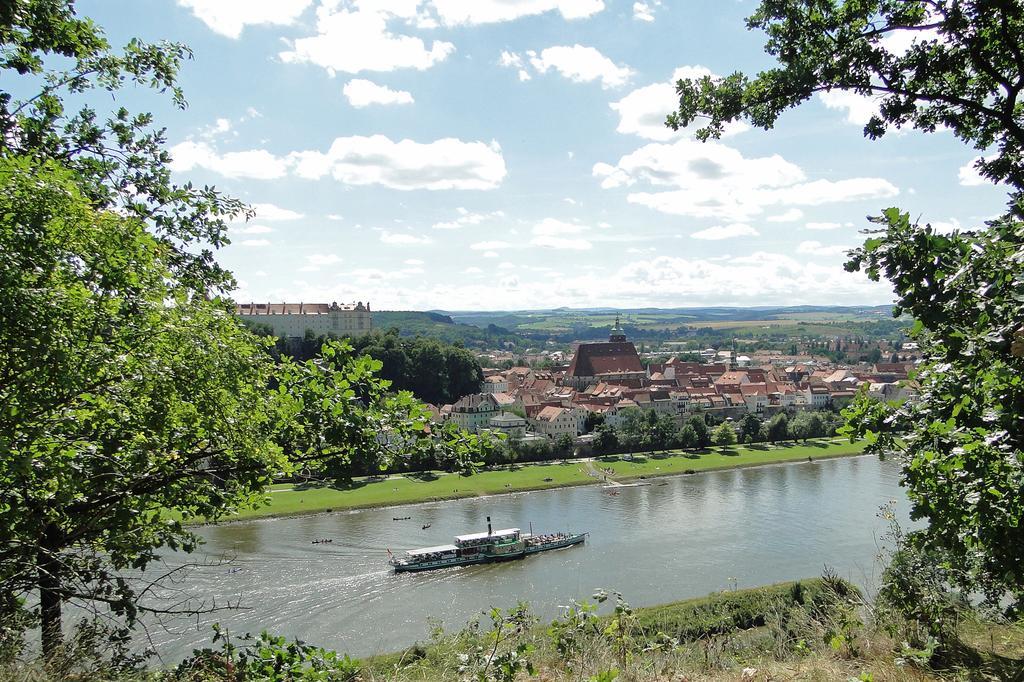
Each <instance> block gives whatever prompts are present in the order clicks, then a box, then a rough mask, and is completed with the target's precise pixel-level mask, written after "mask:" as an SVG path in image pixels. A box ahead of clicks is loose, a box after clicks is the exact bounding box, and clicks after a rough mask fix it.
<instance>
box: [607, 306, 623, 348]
mask: <svg viewBox="0 0 1024 682" xmlns="http://www.w3.org/2000/svg"><path fill="white" fill-rule="evenodd" d="M625 340H626V332H624V331H622V327H621V326H620V325H619V315H618V313H616V315H615V326H614V327H612V333H611V334H610V335H609V336H608V341H610V342H621V341H625Z"/></svg>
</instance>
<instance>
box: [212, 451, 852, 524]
mask: <svg viewBox="0 0 1024 682" xmlns="http://www.w3.org/2000/svg"><path fill="white" fill-rule="evenodd" d="M863 450H864V444H863V443H849V442H846V441H837V440H828V439H820V440H812V441H809V442H808V443H806V444H796V443H779V444H776V445H768V444H754V445H750V446H732V447H725V448H707V449H704V450H699V451H681V450H672V451H668V452H657V453H644V454H636V455H614V456H610V457H602V458H595V459H592V460H580V459H571V460H564V461H561V460H559V461H552V462H538V463H531V464H524V465H520V466H514V467H509V468H501V469H493V470H483V471H479V472H477V473H474V474H470V475H464V474H457V473H454V474H453V473H446V472H439V471H429V472H422V473H412V474H400V475H391V476H379V477H367V478H362V479H356V480H354V481H352V482H351V483H350V484H348V485H321V484H315V485H314V484H297V485H292V484H288V485H278V486H274V487H273V488H272V489H271V491H270V494H269V495H268V499H269V501H268V503H267V504H266V505H264V506H261V507H258V508H256V509H247V510H243V511H241V512H239V513H238V514H236V515H235V516H232V517H230V518H229V519H226V520H228V521H234V520H245V519H255V518H268V517H278V516H291V515H297V514H314V513H320V512H330V511H341V510H352V509H365V508H372V507H389V506H398V505H404V504H415V503H420V502H431V501H438V500H451V499H460V498H466V497H483V496H487V495H501V494H508V493H515V492H528V491H534V490H545V489H549V488H563V487H569V486H576V485H591V484H595V483H607V484H612V485H614V484H616V483H626V482H631V481H636V480H639V479H644V478H652V477H657V476H674V475H680V474H688V473H697V472H701V471H714V470H721V469H734V468H741V467H751V466H763V465H767V464H780V463H785V462H796V461H806V460H807V459H808V458H811V459H824V458H832V457H851V456H856V455H860V454H862V452H863Z"/></svg>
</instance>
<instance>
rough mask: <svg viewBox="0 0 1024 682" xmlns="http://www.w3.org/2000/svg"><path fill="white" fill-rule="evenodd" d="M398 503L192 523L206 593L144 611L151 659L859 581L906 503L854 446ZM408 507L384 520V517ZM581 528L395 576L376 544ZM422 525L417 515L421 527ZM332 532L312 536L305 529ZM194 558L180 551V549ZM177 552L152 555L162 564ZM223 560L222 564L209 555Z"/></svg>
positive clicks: (197, 585)
mask: <svg viewBox="0 0 1024 682" xmlns="http://www.w3.org/2000/svg"><path fill="white" fill-rule="evenodd" d="M643 483H645V484H644V485H639V486H636V487H628V486H625V487H618V488H614V489H609V488H604V487H600V486H586V487H576V488H565V489H556V490H546V491H540V492H533V493H518V494H511V495H501V496H494V497H487V498H476V499H467V500H457V501H448V502H431V503H425V504H418V505H411V506H405V507H392V508H383V509H367V510H361V511H352V512H341V513H333V514H318V515H312V516H304V517H290V518H279V519H264V520H256V521H245V522H237V523H231V524H225V525H220V526H209V527H205V528H202V529H200V530H199V532H200V534H201V535H202V536H203V537H204V538H205V540H206V544H205V546H204V547H203V549H202V550H201V553H200V554H201V556H203V557H205V559H206V560H208V561H211V562H215V563H216V565H211V566H203V567H199V568H196V569H192V570H190V572H189V574H188V577H187V578H186V579H185V581H184V583H183V584H179V585H175V586H174V588H175V589H174V590H171V591H169V592H165V595H166V596H167V597H168V598H178V597H180V593H179V592H177V590H184V591H186V592H189V593H191V594H193V595H195V596H196V598H197V599H200V600H205V602H206V604H207V605H209V604H212V603H214V602H216V604H218V605H223V604H226V603H228V602H229V601H230V602H231V603H235V602H239V603H240V604H241V605H242V606H243V607H245V609H244V610H238V611H222V612H219V613H215V614H209V615H207V616H204V617H202V618H200V619H199V622H198V624H197V622H196V620H195V619H192V620H190V621H171V622H166V623H164V624H162V625H158V624H155V623H150V625H149V628H148V630H149V633H148V634H149V637H150V638H151V641H152V644H153V645H155V646H156V648H157V650H158V652H159V653H160V655H161V657H162V658H163V659H164V660H165V661H168V662H170V661H174V660H177V659H180V658H181V657H183V656H184V655H187V654H188V653H190V652H191V650H192V649H193V648H196V647H200V646H205V645H207V644H209V641H210V636H211V634H212V633H211V630H210V628H209V625H210V624H211V623H213V622H220V623H221V624H222V625H223V626H226V627H228V628H230V629H231V631H232V632H234V633H237V634H242V633H244V632H258V631H259V630H261V629H267V630H270V631H271V632H275V633H279V634H284V635H287V636H289V637H299V638H300V639H303V640H305V641H308V642H310V643H314V644H317V645H320V646H325V647H328V648H334V649H337V650H339V651H344V652H348V653H351V654H352V655H355V656H365V655H369V654H375V653H385V652H391V651H395V650H397V649H399V648H401V647H403V646H407V645H410V644H412V643H413V642H415V641H416V640H419V639H424V638H426V637H427V636H428V633H429V631H430V628H431V624H432V623H436V622H438V621H440V622H441V623H442V624H443V625H444V626H445V628H446V629H458V628H459V627H461V626H463V625H464V624H465V623H466V621H467V620H469V619H470V618H472V617H473V616H474V615H475V614H477V613H479V612H481V611H482V610H484V609H486V608H489V607H491V606H500V607H508V606H512V605H514V604H515V603H516V602H518V601H519V600H525V601H528V602H529V603H530V604H531V607H532V608H533V610H534V611H535V613H537V614H538V615H539V616H541V617H542V618H545V619H547V618H551V617H554V616H555V615H557V614H558V613H560V611H561V608H562V606H564V605H566V604H568V603H569V602H570V600H572V599H586V598H589V596H590V595H591V594H592V593H593V592H594V590H596V589H599V588H603V589H609V590H617V591H620V592H622V593H623V595H624V596H625V598H626V599H627V601H629V602H630V603H631V604H633V605H634V606H643V605H650V604H657V603H663V602H667V601H672V600H676V599H684V598H688V597H695V596H701V595H705V594H707V593H709V592H713V591H716V590H722V589H729V588H733V587H749V586H755V585H762V584H766V583H771V582H776V581H781V580H789V579H794V578H803V577H810V576H815V575H819V574H820V573H821V571H822V569H823V567H825V566H826V565H827V566H829V567H831V568H833V569H834V570H836V571H837V572H838V573H839V574H840V575H841V576H843V577H846V578H848V579H850V580H852V581H854V582H855V583H858V584H860V585H863V586H866V587H868V588H870V587H871V586H872V585H873V584H874V583H875V582H876V580H877V578H878V574H879V572H880V568H879V566H878V565H877V561H876V558H877V555H878V553H879V550H880V548H881V543H882V536H883V535H884V534H885V532H886V529H887V527H888V526H887V522H886V521H884V520H883V519H881V518H880V517H879V509H880V508H881V507H882V506H883V505H885V504H887V503H889V502H891V501H895V504H896V511H897V515H898V518H900V519H901V522H903V523H906V519H907V511H908V503H907V500H906V496H905V494H904V492H903V490H902V489H901V488H900V487H899V471H898V467H897V465H896V464H895V463H893V462H881V461H879V460H878V459H877V458H874V457H870V456H862V457H852V458H841V459H832V460H821V461H815V462H813V463H812V462H800V463H792V464H782V465H773V466H765V467H757V468H749V469H737V470H731V471H715V472H708V473H703V474H696V475H690V476H678V477H669V478H663V479H656V480H650V481H645V482H643ZM406 516H409V517H411V518H410V519H408V520H399V521H396V520H393V519H394V517H406ZM487 516H490V517H492V519H493V521H494V523H495V527H496V528H508V527H520V528H522V529H524V530H528V529H529V528H530V524H531V523H532V527H533V529H534V530H535V531H536V532H538V533H541V532H549V531H557V530H572V531H588V532H589V533H590V536H589V538H588V539H587V542H586V544H584V545H581V546H577V547H574V548H568V549H564V550H558V551H554V552H548V553H543V554H539V555H535V556H532V557H529V558H526V559H524V560H521V561H515V562H508V563H499V564H484V565H477V566H467V567H461V568H450V569H443V570H439V571H428V572H424V573H405V574H395V573H393V572H392V570H391V569H390V567H389V566H388V565H387V559H388V555H387V550H388V549H391V550H392V551H393V552H395V553H396V554H398V553H399V552H402V551H404V550H406V549H412V548H415V547H423V546H430V545H440V544H445V543H448V542H450V541H451V538H452V536H454V535H457V534H462V533H469V532H473V531H477V530H483V529H485V528H486V521H485V518H486V517H487ZM427 525H429V528H425V529H424V528H423V526H427ZM326 538H329V539H331V540H332V542H330V543H321V544H313V541H314V540H318V539H326ZM196 558H197V557H196V556H195V555H193V556H192V557H190V558H189V559H190V560H195V559H196ZM183 560H184V558H183V557H181V556H174V555H171V556H168V557H167V563H168V564H169V565H174V564H175V563H176V562H178V563H180V562H181V561H183ZM221 562H224V563H221Z"/></svg>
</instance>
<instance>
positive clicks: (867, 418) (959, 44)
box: [668, 0, 1024, 613]
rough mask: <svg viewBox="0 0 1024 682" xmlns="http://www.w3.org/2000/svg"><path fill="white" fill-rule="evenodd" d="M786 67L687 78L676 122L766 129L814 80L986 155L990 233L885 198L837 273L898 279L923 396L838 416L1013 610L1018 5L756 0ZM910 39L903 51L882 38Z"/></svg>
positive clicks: (960, 562)
mask: <svg viewBox="0 0 1024 682" xmlns="http://www.w3.org/2000/svg"><path fill="white" fill-rule="evenodd" d="M748 25H749V26H750V27H751V28H760V29H763V30H765V31H766V32H767V34H768V44H767V47H766V50H767V52H768V53H769V54H770V55H772V56H774V57H775V58H776V59H778V61H779V62H780V66H779V67H778V68H774V69H769V70H767V71H764V72H762V73H760V74H759V75H758V76H757V77H755V78H752V79H751V78H748V77H747V76H744V75H743V74H740V73H734V74H732V75H731V76H728V77H726V78H724V79H712V78H704V79H701V80H700V81H680V82H679V83H678V84H677V92H678V94H679V96H680V107H679V110H678V111H677V112H675V113H674V114H672V115H670V117H669V121H668V122H669V124H670V125H671V126H673V127H680V126H684V125H688V124H689V123H691V122H693V121H695V120H696V119H697V118H698V117H705V116H706V117H707V120H708V123H707V125H706V126H705V127H704V128H703V129H702V130H701V131H699V133H698V134H699V135H700V136H701V137H702V138H703V139H708V138H709V137H715V136H718V135H720V134H721V133H722V130H723V126H724V125H725V123H727V122H729V121H733V120H737V119H739V118H744V119H746V120H748V121H750V122H751V123H753V124H754V125H756V126H759V127H762V128H770V127H771V126H772V125H773V124H774V123H775V121H776V120H777V118H778V117H779V116H780V115H781V113H782V112H783V111H785V110H786V109H787V108H789V107H792V106H795V105H797V104H800V103H801V102H803V101H805V100H807V99H808V98H810V97H811V96H812V95H813V94H814V93H815V92H823V91H830V90H835V89H838V90H846V91H852V92H855V93H859V94H862V95H877V96H880V97H881V102H880V106H879V108H878V113H877V114H876V115H874V116H872V118H871V120H870V121H869V122H868V123H867V125H866V126H865V129H864V132H865V135H866V136H868V137H869V138H877V137H880V136H881V135H883V134H884V133H885V132H886V130H888V129H890V128H893V127H896V128H900V127H905V126H908V125H909V126H913V127H914V128H917V129H919V130H922V131H924V132H934V131H935V130H938V129H940V127H941V128H942V129H945V130H948V131H950V132H951V133H952V134H953V135H955V136H956V137H958V138H959V139H961V140H963V141H964V142H965V143H966V144H969V145H971V146H973V147H974V148H976V149H979V150H982V152H983V156H982V158H980V159H979V160H978V161H977V162H976V164H975V167H976V169H977V170H978V172H979V173H980V174H981V175H982V176H984V177H986V178H988V179H990V180H992V181H993V182H1004V183H1006V184H1007V186H1008V188H1009V190H1010V193H1011V197H1010V198H1011V202H1010V207H1009V210H1008V212H1007V213H1006V214H1005V215H1003V216H1002V217H1000V218H997V219H995V220H992V221H989V222H988V223H987V227H986V228H985V229H980V230H976V231H969V232H961V233H955V234H952V235H940V234H936V233H935V231H934V230H932V229H931V227H930V226H928V225H918V224H915V223H913V222H911V220H910V217H909V215H908V214H907V213H905V212H901V211H899V210H897V209H895V208H891V209H889V210H886V211H884V212H883V214H882V215H881V216H879V217H876V218H874V219H873V221H874V222H875V223H876V224H877V225H878V226H879V230H878V231H876V232H874V233H873V234H871V235H870V237H869V239H868V240H867V241H866V242H865V244H864V245H863V247H861V248H860V249H858V250H856V251H855V252H853V253H852V255H851V259H850V261H849V262H848V263H847V269H848V270H851V271H857V270H863V271H865V272H866V273H867V274H868V276H869V277H871V278H872V279H876V280H877V279H880V278H881V277H882V276H884V277H886V279H888V280H889V281H890V282H892V284H893V287H894V290H895V293H896V296H897V305H896V306H895V309H894V314H895V315H901V314H903V313H908V314H910V315H911V316H912V317H913V318H914V319H915V323H914V327H913V329H912V331H911V333H910V336H911V338H913V339H914V340H915V341H916V342H917V343H918V345H919V347H920V356H921V357H922V358H923V360H924V362H923V363H922V365H921V366H920V368H919V370H918V372H917V373H916V376H915V381H916V382H917V383H918V384H919V385H920V388H921V392H920V397H919V398H917V399H915V400H914V401H911V402H909V403H906V404H902V405H899V404H883V403H877V402H874V401H872V400H870V399H869V398H868V396H867V395H866V393H865V394H862V395H860V396H859V397H858V399H857V401H856V402H855V404H854V405H853V406H852V407H851V408H850V409H849V410H848V411H847V412H846V414H847V416H848V418H849V420H850V427H849V430H848V433H850V434H851V435H852V436H863V437H866V438H867V439H868V442H869V450H870V451H872V452H876V453H878V454H887V453H889V454H891V453H896V454H898V455H899V456H900V457H901V460H902V472H903V483H904V485H905V486H906V488H907V490H908V494H909V496H910V498H911V501H912V515H913V516H914V518H918V519H927V521H928V525H927V526H926V527H925V528H923V529H921V530H919V531H915V532H914V533H912V534H910V536H909V537H908V541H909V542H911V543H914V544H916V545H918V546H919V548H920V549H922V550H923V551H924V553H925V555H927V556H933V557H942V561H944V562H946V565H947V566H949V567H952V566H955V567H957V568H958V570H956V571H951V572H950V574H951V575H953V576H955V577H954V578H952V579H953V580H955V581H956V582H957V583H958V586H959V587H960V588H961V589H963V590H964V591H965V592H971V591H980V592H982V593H984V594H985V595H986V597H987V598H988V601H989V602H990V603H992V604H998V603H1000V600H1001V599H1002V598H1003V597H1004V596H1006V595H1007V594H1008V595H1010V597H1011V600H1010V604H1011V607H1012V609H1014V610H1016V611H1017V613H1020V611H1021V610H1022V609H1024V505H1022V504H1021V496H1020V490H1021V488H1022V484H1024V473H1022V465H1021V461H1022V459H1024V457H1022V450H1024V384H1022V382H1021V381H1020V376H1021V375H1022V370H1024V364H1022V363H1024V327H1022V325H1021V322H1020V321H1021V320H1022V319H1024V304H1022V301H1024V293H1022V287H1024V276H1022V268H1024V266H1022V263H1024V258H1022V257H1021V254H1022V244H1024V220H1022V219H1024V203H1022V201H1024V153H1022V152H1024V107H1022V105H1021V103H1020V102H1019V97H1020V94H1021V92H1022V91H1024V50H1022V49H1021V45H1022V44H1024V5H1022V4H1021V3H1019V2H993V1H990V0H957V1H955V2H954V1H953V0H911V1H905V0H868V1H866V2H860V1H856V0H822V1H821V2H799V1H797V0H765V1H764V2H762V4H761V6H760V7H759V8H758V10H757V11H756V12H755V13H754V15H753V16H752V17H751V18H750V19H749V20H748ZM908 36H910V37H914V38H916V39H915V40H914V41H913V43H912V45H911V46H910V47H909V48H908V49H907V50H906V51H900V50H897V49H895V48H893V47H892V45H893V42H892V40H891V39H900V38H906V37H908Z"/></svg>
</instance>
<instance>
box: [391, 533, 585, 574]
mask: <svg viewBox="0 0 1024 682" xmlns="http://www.w3.org/2000/svg"><path fill="white" fill-rule="evenodd" d="M586 538H587V534H586V533H577V534H575V535H570V536H568V537H566V538H562V539H559V540H555V541H553V542H547V543H543V544H537V545H532V546H531V545H527V546H526V547H525V548H524V549H522V550H520V551H518V552H509V553H506V554H478V555H476V556H464V557H463V556H460V557H452V558H451V559H440V560H437V561H421V562H415V563H403V562H398V561H392V562H391V565H392V566H394V568H395V573H418V572H420V571H433V570H436V569H440V568H451V567H453V566H471V565H473V564H490V563H495V562H498V561H513V560H515V559H523V558H525V557H526V556H528V555H530V554H539V553H541V552H547V551H550V550H554V549H563V548H565V547H571V546H573V545H579V544H582V543H583V542H584V541H585V540H586Z"/></svg>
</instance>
